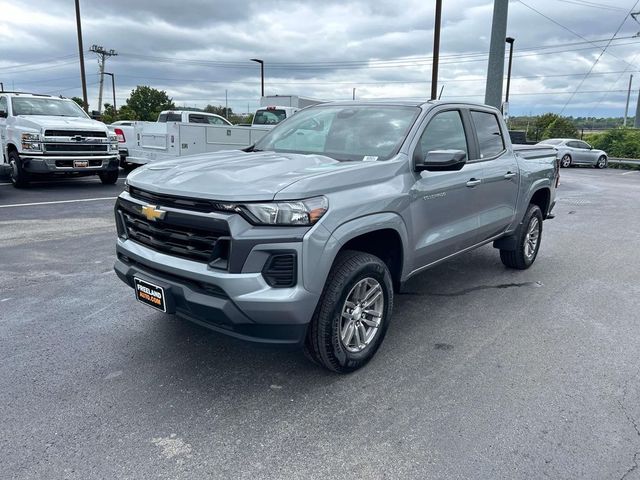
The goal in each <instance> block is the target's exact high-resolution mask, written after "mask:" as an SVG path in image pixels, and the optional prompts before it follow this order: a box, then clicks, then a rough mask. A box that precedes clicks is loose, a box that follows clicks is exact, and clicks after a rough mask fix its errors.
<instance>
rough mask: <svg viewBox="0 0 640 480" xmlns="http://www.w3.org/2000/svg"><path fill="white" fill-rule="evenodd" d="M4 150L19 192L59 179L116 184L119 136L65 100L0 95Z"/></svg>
mask: <svg viewBox="0 0 640 480" xmlns="http://www.w3.org/2000/svg"><path fill="white" fill-rule="evenodd" d="M0 149H1V151H2V158H1V159H0V160H2V161H0V164H3V168H0V171H1V170H7V166H8V167H9V168H8V169H9V175H10V178H11V182H12V183H13V185H14V186H15V187H17V188H21V187H27V186H28V185H29V183H30V182H31V181H32V180H37V179H43V178H47V177H51V176H60V175H67V176H87V175H98V176H99V177H100V180H101V181H102V183H105V184H113V183H115V182H116V181H117V180H118V141H117V138H116V136H115V135H114V134H112V133H110V132H109V130H108V129H107V127H106V125H105V124H104V123H102V122H98V121H95V120H92V119H91V118H89V116H88V115H87V114H86V113H85V112H84V111H83V110H82V109H81V108H80V107H79V106H78V104H77V103H75V102H74V101H73V100H70V99H67V98H61V97H53V96H51V95H39V94H34V93H23V92H0Z"/></svg>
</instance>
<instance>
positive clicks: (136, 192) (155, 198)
mask: <svg viewBox="0 0 640 480" xmlns="http://www.w3.org/2000/svg"><path fill="white" fill-rule="evenodd" d="M129 195H131V196H132V197H133V198H135V199H138V200H142V201H143V202H150V203H153V204H154V205H162V206H164V207H172V208H179V209H182V210H191V211H194V212H205V213H208V212H214V211H216V205H215V203H216V202H213V201H209V200H202V199H197V198H189V197H178V196H175V195H165V194H159V193H151V192H147V191H145V190H141V189H139V188H137V187H129Z"/></svg>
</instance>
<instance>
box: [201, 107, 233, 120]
mask: <svg viewBox="0 0 640 480" xmlns="http://www.w3.org/2000/svg"><path fill="white" fill-rule="evenodd" d="M204 111H205V112H207V113H215V114H216V115H220V116H221V117H224V118H229V117H231V116H232V115H234V113H233V111H232V110H231V109H230V108H227V107H223V106H222V105H218V106H214V105H207V106H206V107H204Z"/></svg>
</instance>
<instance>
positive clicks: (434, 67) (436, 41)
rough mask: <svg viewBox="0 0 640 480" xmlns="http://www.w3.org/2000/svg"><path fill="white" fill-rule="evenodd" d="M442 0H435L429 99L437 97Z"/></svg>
mask: <svg viewBox="0 0 640 480" xmlns="http://www.w3.org/2000/svg"><path fill="white" fill-rule="evenodd" d="M441 19H442V0H436V19H435V25H434V27H433V62H432V64H431V100H435V99H436V98H438V61H439V59H440V24H441V23H442V22H441Z"/></svg>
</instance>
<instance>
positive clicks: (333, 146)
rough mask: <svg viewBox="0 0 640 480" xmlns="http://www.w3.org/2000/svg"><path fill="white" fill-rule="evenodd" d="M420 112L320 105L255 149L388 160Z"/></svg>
mask: <svg viewBox="0 0 640 480" xmlns="http://www.w3.org/2000/svg"><path fill="white" fill-rule="evenodd" d="M419 113H420V109H419V108H417V107H409V106H407V107H405V106H398V105H389V106H386V105H382V106H380V105H357V106H354V105H349V106H344V105H343V106H335V105H334V106H330V105H327V106H318V107H312V108H310V109H305V110H302V111H300V112H298V113H296V114H295V115H294V116H292V117H291V118H289V119H288V120H287V121H286V122H283V123H282V124H280V125H278V126H277V127H276V128H274V129H273V130H272V131H271V132H269V133H268V134H267V135H265V136H264V137H263V138H262V139H261V140H260V141H258V142H257V143H256V145H255V150H267V151H274V152H289V153H308V154H309V153H312V154H319V155H326V156H328V157H331V158H334V159H335V160H342V161H358V160H360V161H362V160H365V161H375V160H387V159H389V158H391V157H392V156H393V155H395V154H396V153H397V152H398V150H399V149H400V146H401V145H402V142H403V141H404V139H405V137H406V135H407V132H408V131H409V129H410V128H411V125H412V124H413V122H414V121H415V119H416V118H417V116H418V114H419Z"/></svg>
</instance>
